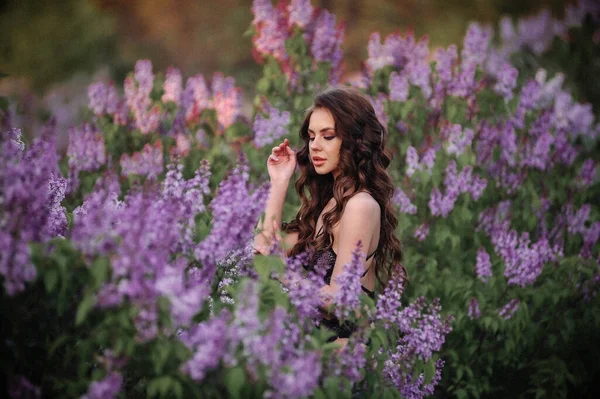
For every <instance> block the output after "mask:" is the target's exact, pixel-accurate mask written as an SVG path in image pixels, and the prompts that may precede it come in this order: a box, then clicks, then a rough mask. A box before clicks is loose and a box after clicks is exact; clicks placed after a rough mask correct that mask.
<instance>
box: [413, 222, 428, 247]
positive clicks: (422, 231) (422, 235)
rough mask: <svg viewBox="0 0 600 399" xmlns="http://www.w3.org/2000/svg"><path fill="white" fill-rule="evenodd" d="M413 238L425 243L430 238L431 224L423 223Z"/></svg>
mask: <svg viewBox="0 0 600 399" xmlns="http://www.w3.org/2000/svg"><path fill="white" fill-rule="evenodd" d="M413 236H414V237H415V238H416V239H417V240H419V241H421V242H423V241H425V239H426V238H427V237H428V236H429V224H427V223H423V224H422V225H420V226H419V227H417V229H416V230H415V233H414V234H413Z"/></svg>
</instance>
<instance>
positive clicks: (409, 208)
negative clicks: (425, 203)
mask: <svg viewBox="0 0 600 399" xmlns="http://www.w3.org/2000/svg"><path fill="white" fill-rule="evenodd" d="M392 203H393V204H394V205H396V206H400V212H402V213H407V214H409V215H416V214H417V207H416V206H415V205H414V204H413V203H412V202H411V201H410V198H408V196H407V195H406V194H405V193H404V191H402V189H400V188H396V191H395V192H394V196H393V197H392Z"/></svg>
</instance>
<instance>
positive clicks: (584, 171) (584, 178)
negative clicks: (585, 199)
mask: <svg viewBox="0 0 600 399" xmlns="http://www.w3.org/2000/svg"><path fill="white" fill-rule="evenodd" d="M596 169H597V164H596V162H594V160H593V159H586V160H585V162H584V163H583V165H581V170H580V171H579V175H578V176H577V182H578V184H579V187H589V186H590V185H591V184H592V183H593V182H594V180H595V179H596Z"/></svg>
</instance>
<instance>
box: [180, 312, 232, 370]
mask: <svg viewBox="0 0 600 399" xmlns="http://www.w3.org/2000/svg"><path fill="white" fill-rule="evenodd" d="M230 319H231V314H230V313H229V312H228V311H227V310H224V311H222V312H221V313H220V314H219V315H218V316H216V317H213V318H211V319H209V320H208V321H205V322H202V323H200V324H198V325H197V326H195V327H194V328H192V329H191V330H190V331H189V332H186V333H184V334H183V335H182V336H181V337H180V339H181V341H182V342H183V343H184V344H185V345H186V346H187V347H188V348H190V349H191V350H192V351H193V355H192V357H191V359H189V360H188V361H187V362H186V363H185V364H183V366H182V367H181V371H182V372H183V373H184V374H186V375H189V376H190V378H192V379H193V380H194V381H196V382H202V381H203V380H204V377H206V374H207V373H208V372H209V371H210V370H211V369H214V368H216V367H217V366H218V365H219V363H220V362H221V359H222V358H223V357H224V356H225V355H226V352H227V351H228V347H229V335H230V333H229V326H228V323H229V321H230Z"/></svg>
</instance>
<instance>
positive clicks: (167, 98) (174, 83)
mask: <svg viewBox="0 0 600 399" xmlns="http://www.w3.org/2000/svg"><path fill="white" fill-rule="evenodd" d="M181 85H182V77H181V71H180V70H179V69H177V68H173V67H169V69H167V76H166V77H165V83H164V84H163V90H164V94H163V96H162V102H163V103H165V104H166V103H168V102H173V103H175V104H177V105H179V102H180V101H181V93H182V87H181Z"/></svg>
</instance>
